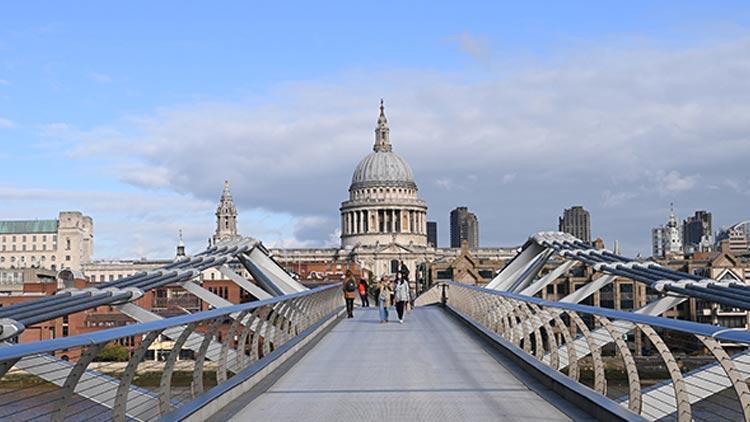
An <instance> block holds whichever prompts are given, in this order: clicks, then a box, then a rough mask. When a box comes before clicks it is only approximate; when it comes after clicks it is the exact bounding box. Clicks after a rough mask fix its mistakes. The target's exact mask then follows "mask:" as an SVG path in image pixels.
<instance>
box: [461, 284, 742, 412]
mask: <svg viewBox="0 0 750 422" xmlns="http://www.w3.org/2000/svg"><path fill="white" fill-rule="evenodd" d="M446 287H447V291H448V292H447V294H446V296H447V306H448V307H449V308H451V309H452V310H454V311H456V312H457V313H459V314H460V315H462V316H463V317H464V318H467V319H468V320H471V321H474V322H475V323H477V324H478V325H481V326H482V327H484V329H486V330H488V331H490V332H492V333H495V334H496V335H498V336H500V337H501V338H504V339H506V340H507V341H508V342H509V344H511V345H513V346H510V347H515V348H516V350H515V351H516V352H518V353H526V354H528V355H529V356H532V357H534V358H535V359H537V360H538V361H539V362H543V363H544V364H546V365H548V366H549V367H550V368H552V369H554V370H557V371H563V372H564V373H567V375H568V377H570V378H571V379H573V380H579V377H582V375H583V373H582V372H581V370H582V369H583V368H587V367H591V372H592V373H593V374H592V375H593V376H592V377H591V378H588V377H587V378H586V379H583V378H580V380H581V381H579V382H583V383H584V384H585V385H587V386H588V387H590V388H591V389H592V390H593V391H596V392H598V393H599V394H601V395H602V396H603V397H608V398H609V399H610V400H613V401H615V402H619V403H621V405H622V406H625V407H627V408H628V409H629V410H630V411H631V412H633V413H634V414H637V415H640V416H642V417H644V418H646V419H649V420H665V419H666V420H670V419H671V420H677V421H690V420H708V419H711V420H746V421H747V420H750V390H749V389H748V384H747V383H746V382H745V380H744V377H743V374H744V372H742V371H741V370H739V369H738V368H737V365H736V362H735V361H733V360H732V358H731V357H730V354H729V351H728V350H727V349H725V347H723V346H722V345H721V344H720V341H723V342H729V343H731V344H733V345H734V351H735V352H736V351H737V349H738V348H739V349H740V350H741V352H740V354H742V353H746V351H747V350H748V347H749V346H750V332H747V331H745V330H731V329H726V328H723V327H716V326H711V325H707V324H699V323H694V322H689V321H680V320H673V319H668V318H663V317H658V316H650V315H643V314H637V313H631V312H623V311H617V310H612V309H606V308H599V307H593V306H586V305H579V304H571V303H562V302H553V301H547V300H543V299H540V298H536V297H530V296H524V295H520V294H517V293H511V292H505V291H498V290H493V289H487V288H480V287H476V286H470V285H465V284H462V283H457V282H449V283H446ZM584 320H588V322H584ZM622 324H627V326H633V327H636V328H638V329H639V330H641V332H642V333H643V334H644V336H645V338H646V339H647V341H648V342H649V343H650V344H651V345H652V346H653V349H655V350H656V356H655V358H658V360H659V361H660V362H661V366H660V367H661V368H663V369H664V370H666V375H662V376H663V377H664V378H663V379H659V381H663V382H662V384H663V385H664V387H669V389H670V390H672V391H671V393H670V394H661V395H660V396H658V397H648V398H649V400H644V399H645V398H646V396H645V395H644V392H645V391H649V389H650V388H652V387H651V384H652V383H653V382H654V380H649V382H648V383H645V381H644V377H643V376H641V373H642V372H644V371H646V370H645V369H640V370H639V366H638V361H637V359H636V356H635V355H636V354H637V353H636V352H637V351H636V350H634V347H635V346H634V344H633V342H629V341H628V340H627V337H624V336H623V333H622V331H621V330H619V329H618V328H617V327H618V326H621V325H622ZM593 326H599V327H602V328H603V331H602V330H598V334H597V335H602V334H601V333H606V335H607V336H609V339H608V340H607V341H605V344H606V343H611V344H613V346H612V347H602V346H601V345H599V344H600V343H597V342H596V341H594V337H593V335H594V334H593V333H594V332H595V331H594V330H592V329H591V328H592V327H593ZM581 338H582V339H584V340H585V341H586V342H587V343H588V346H589V349H590V352H591V355H590V356H587V354H586V353H579V350H576V347H575V346H576V344H575V343H576V339H581ZM667 339H668V340H667ZM691 347H692V348H693V349H702V350H705V351H707V352H708V356H709V359H713V360H714V361H715V362H714V365H715V366H716V364H718V367H720V368H721V372H722V375H723V377H724V379H725V381H726V384H711V383H709V380H706V379H702V380H701V379H695V377H694V376H691V375H692V374H694V373H700V371H701V370H703V368H702V367H700V368H697V369H695V370H693V371H687V370H686V369H685V368H689V367H690V365H689V364H688V363H689V361H690V357H689V356H688V355H687V354H686V350H689V349H690V348H691ZM558 350H566V351H567V361H568V364H567V365H565V366H564V367H563V366H561V365H560V364H559V363H558V356H557V353H558ZM604 358H606V359H607V362H609V363H610V364H612V365H614V366H613V367H612V368H605V366H606V365H607V362H605V361H604V360H603V359H604ZM639 359H640V358H639ZM618 361H619V362H620V363H619V364H618V363H617V362H618ZM620 365H621V366H620ZM693 365H695V364H693ZM709 366H710V364H709V365H706V367H709ZM619 367H622V368H623V369H624V375H625V376H624V379H622V381H623V382H625V383H626V387H627V388H625V389H624V390H623V389H622V387H620V386H619V385H617V382H616V381H617V379H612V377H613V376H614V375H615V374H617V372H616V371H614V370H613V368H619ZM647 375H648V377H654V376H655V375H654V374H649V373H647ZM615 378H619V377H615ZM613 385H614V386H615V388H613V387H612V386H613ZM657 385H660V384H657ZM727 386H728V387H729V388H728V389H727V388H726V387H727ZM707 388H708V389H713V390H714V391H713V392H712V393H718V394H715V395H713V396H712V398H711V399H709V400H707V401H699V402H697V403H696V402H694V401H691V399H690V397H695V396H699V397H700V396H705V391H703V390H705V389H707ZM623 393H624V395H623ZM691 403H692V404H691Z"/></svg>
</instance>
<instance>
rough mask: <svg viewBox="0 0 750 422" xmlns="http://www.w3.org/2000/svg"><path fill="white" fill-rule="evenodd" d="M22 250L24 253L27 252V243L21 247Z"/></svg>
mask: <svg viewBox="0 0 750 422" xmlns="http://www.w3.org/2000/svg"><path fill="white" fill-rule="evenodd" d="M21 250H22V251H24V252H26V244H25V243H24V244H23V245H21Z"/></svg>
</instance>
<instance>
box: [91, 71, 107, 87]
mask: <svg viewBox="0 0 750 422" xmlns="http://www.w3.org/2000/svg"><path fill="white" fill-rule="evenodd" d="M89 79H91V80H92V81H94V82H96V83H98V84H108V83H110V82H112V77H111V76H109V75H106V74H104V73H98V72H91V73H89Z"/></svg>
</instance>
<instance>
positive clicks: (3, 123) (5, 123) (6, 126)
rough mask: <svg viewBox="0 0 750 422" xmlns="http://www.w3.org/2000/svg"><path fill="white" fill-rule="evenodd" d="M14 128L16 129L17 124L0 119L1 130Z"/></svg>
mask: <svg viewBox="0 0 750 422" xmlns="http://www.w3.org/2000/svg"><path fill="white" fill-rule="evenodd" d="M14 127H16V125H15V123H13V121H11V120H10V119H5V118H3V117H0V128H4V129H11V128H14Z"/></svg>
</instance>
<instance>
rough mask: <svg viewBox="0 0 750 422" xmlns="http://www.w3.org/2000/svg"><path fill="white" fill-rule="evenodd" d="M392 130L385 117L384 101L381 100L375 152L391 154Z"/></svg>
mask: <svg viewBox="0 0 750 422" xmlns="http://www.w3.org/2000/svg"><path fill="white" fill-rule="evenodd" d="M390 131H391V130H390V129H388V119H387V118H386V117H385V106H384V105H383V99H382V98H381V99H380V116H379V117H378V126H377V127H376V128H375V146H373V148H372V149H373V151H375V152H389V151H391V150H392V147H391V140H390Z"/></svg>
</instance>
